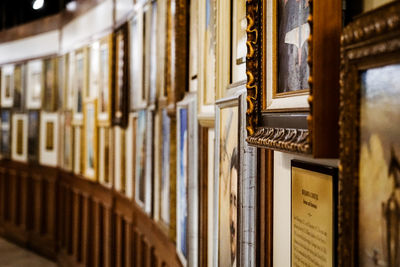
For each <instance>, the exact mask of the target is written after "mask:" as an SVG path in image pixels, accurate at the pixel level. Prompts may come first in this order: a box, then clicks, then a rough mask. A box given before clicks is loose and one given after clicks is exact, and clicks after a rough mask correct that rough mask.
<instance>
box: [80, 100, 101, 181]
mask: <svg viewBox="0 0 400 267" xmlns="http://www.w3.org/2000/svg"><path fill="white" fill-rule="evenodd" d="M96 112H97V100H88V101H86V102H85V106H84V124H83V125H84V126H83V162H84V164H83V175H84V176H85V177H86V178H88V179H90V180H96V179H97V156H98V153H97V151H98V150H97V122H96V121H97V120H96V118H97V113H96Z"/></svg>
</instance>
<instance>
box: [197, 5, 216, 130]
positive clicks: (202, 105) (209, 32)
mask: <svg viewBox="0 0 400 267" xmlns="http://www.w3.org/2000/svg"><path fill="white" fill-rule="evenodd" d="M198 5H199V7H198V11H197V12H198V13H199V14H198V15H199V39H200V42H199V72H198V73H199V74H198V77H199V78H198V113H199V114H198V115H199V122H200V124H201V125H203V126H204V125H206V126H211V127H212V126H213V125H214V115H215V107H214V103H215V97H216V96H215V92H216V88H217V79H216V74H217V61H216V60H217V58H216V52H217V43H216V40H217V16H216V15H217V1H216V0H206V1H199V3H198ZM196 53H197V51H196ZM207 122H208V124H207Z"/></svg>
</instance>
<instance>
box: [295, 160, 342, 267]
mask: <svg viewBox="0 0 400 267" xmlns="http://www.w3.org/2000/svg"><path fill="white" fill-rule="evenodd" d="M337 182H338V169H337V168H335V167H330V166H324V165H319V164H312V163H309V162H304V161H299V160H292V161H291V199H292V200H291V235H290V237H291V257H290V259H291V266H299V265H301V264H307V263H308V264H311V265H314V264H315V265H317V266H327V267H328V266H337V264H336V256H337V253H336V245H337V242H336V241H337V192H338V187H337ZM312 252H313V253H312Z"/></svg>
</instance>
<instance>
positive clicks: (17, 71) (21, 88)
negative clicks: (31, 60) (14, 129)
mask: <svg viewBox="0 0 400 267" xmlns="http://www.w3.org/2000/svg"><path fill="white" fill-rule="evenodd" d="M25 72H26V67H25V65H24V64H19V65H15V68H14V96H13V110H14V111H23V110H24V108H25V105H24V104H23V103H24V97H25V86H26V81H25V76H26V75H25V74H26V73H25Z"/></svg>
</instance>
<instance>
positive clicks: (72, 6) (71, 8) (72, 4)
mask: <svg viewBox="0 0 400 267" xmlns="http://www.w3.org/2000/svg"><path fill="white" fill-rule="evenodd" d="M66 8H67V10H68V11H70V12H72V11H75V10H76V8H77V3H76V1H71V2H69V3H68V4H67V5H66Z"/></svg>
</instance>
